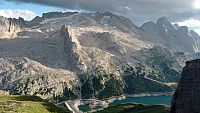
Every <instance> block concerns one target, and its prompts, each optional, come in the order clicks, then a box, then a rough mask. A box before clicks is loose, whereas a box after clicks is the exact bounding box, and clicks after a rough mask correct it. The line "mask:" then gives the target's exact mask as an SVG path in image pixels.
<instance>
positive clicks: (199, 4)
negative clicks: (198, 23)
mask: <svg viewBox="0 0 200 113" xmlns="http://www.w3.org/2000/svg"><path fill="white" fill-rule="evenodd" d="M193 7H194V9H200V0H195V1H194V2H193Z"/></svg>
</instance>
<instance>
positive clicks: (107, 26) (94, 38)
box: [0, 12, 199, 102]
mask: <svg viewBox="0 0 200 113" xmlns="http://www.w3.org/2000/svg"><path fill="white" fill-rule="evenodd" d="M3 18H4V17H3ZM4 20H6V21H0V24H1V27H2V28H4V27H5V28H9V26H10V24H7V23H9V20H15V21H14V23H15V24H14V23H13V24H11V25H12V26H13V27H12V28H14V29H17V30H12V32H11V31H10V30H8V29H2V30H1V31H2V32H4V34H2V36H1V38H0V57H1V59H0V62H1V63H0V75H1V76H0V89H2V90H5V91H9V92H10V93H11V94H22V95H37V96H40V97H42V98H44V99H47V100H50V101H53V102H60V101H64V100H68V99H74V98H98V99H104V98H108V97H111V96H118V95H122V94H136V93H137V94H138V93H149V92H172V91H174V86H175V85H176V83H177V81H178V80H179V79H180V75H181V69H182V67H183V66H184V62H185V61H187V60H191V59H193V58H194V57H197V55H195V54H196V53H195V52H197V51H198V48H199V46H198V43H196V41H195V43H194V40H199V36H198V34H197V33H195V32H194V31H191V33H189V31H188V29H187V28H186V27H181V26H180V27H179V28H178V29H177V28H175V27H174V25H172V24H171V23H170V22H169V21H168V20H167V18H160V19H159V20H158V21H157V22H156V23H154V22H148V23H145V24H144V25H143V26H142V27H137V26H136V25H134V24H133V23H132V22H131V21H130V20H129V19H128V18H125V17H123V16H118V15H115V14H112V13H109V12H97V13H77V12H70V13H60V12H50V13H45V14H43V15H42V17H35V18H34V19H33V20H31V21H22V20H23V19H7V18H4ZM10 22H11V23H12V22H13V21H10ZM5 33H6V34H5ZM11 34H12V35H11ZM13 34H15V35H13ZM173 36H174V38H175V39H173ZM175 36H176V37H175ZM178 41H180V42H178ZM183 41H187V42H188V43H183ZM190 42H191V43H190Z"/></svg>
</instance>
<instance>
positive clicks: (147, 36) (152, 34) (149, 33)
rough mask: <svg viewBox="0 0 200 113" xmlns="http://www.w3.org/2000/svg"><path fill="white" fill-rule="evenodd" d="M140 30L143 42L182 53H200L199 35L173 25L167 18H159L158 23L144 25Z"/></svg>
mask: <svg viewBox="0 0 200 113" xmlns="http://www.w3.org/2000/svg"><path fill="white" fill-rule="evenodd" d="M140 28H141V30H142V32H141V33H140V34H141V37H142V38H141V39H142V40H143V41H148V42H151V43H155V44H157V45H160V46H164V47H166V48H168V49H172V50H177V51H180V52H189V53H195V52H199V48H200V46H199V35H198V34H197V33H196V32H195V31H193V30H191V31H189V30H188V27H186V26H178V24H175V25H172V24H171V23H170V22H169V21H168V19H167V18H166V17H162V18H159V19H158V21H157V22H156V23H154V22H147V23H144V24H143V25H142V26H141V27H140ZM185 42H187V43H185Z"/></svg>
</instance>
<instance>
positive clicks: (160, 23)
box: [156, 17, 175, 32]
mask: <svg viewBox="0 0 200 113" xmlns="http://www.w3.org/2000/svg"><path fill="white" fill-rule="evenodd" d="M156 26H157V28H158V29H163V30H165V31H166V32H170V31H174V30H175V28H174V26H173V25H172V24H171V23H170V22H169V21H168V19H167V18H166V17H161V18H159V19H158V20H157V22H156Z"/></svg>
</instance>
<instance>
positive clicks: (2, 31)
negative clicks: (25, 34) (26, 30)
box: [0, 16, 25, 38]
mask: <svg viewBox="0 0 200 113" xmlns="http://www.w3.org/2000/svg"><path fill="white" fill-rule="evenodd" d="M24 26H25V21H24V19H23V18H19V19H15V18H14V19H12V18H5V17H2V16H1V17H0V36H1V38H7V37H8V36H9V37H13V35H15V33H16V32H18V31H20V30H21V29H22V28H23V27H24Z"/></svg>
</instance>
